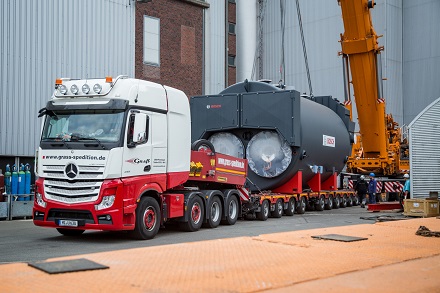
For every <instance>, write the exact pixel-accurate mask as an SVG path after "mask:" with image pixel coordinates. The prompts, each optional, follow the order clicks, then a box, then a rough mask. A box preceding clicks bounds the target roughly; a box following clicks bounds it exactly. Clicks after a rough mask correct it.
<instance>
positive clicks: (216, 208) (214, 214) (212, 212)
mask: <svg viewBox="0 0 440 293" xmlns="http://www.w3.org/2000/svg"><path fill="white" fill-rule="evenodd" d="M208 213H209V219H208V220H207V222H206V224H205V225H204V226H206V227H207V228H216V227H217V226H218V225H220V221H221V219H222V204H221V202H220V199H219V198H218V197H217V196H215V197H214V198H213V199H212V201H211V203H210V204H209V207H208Z"/></svg>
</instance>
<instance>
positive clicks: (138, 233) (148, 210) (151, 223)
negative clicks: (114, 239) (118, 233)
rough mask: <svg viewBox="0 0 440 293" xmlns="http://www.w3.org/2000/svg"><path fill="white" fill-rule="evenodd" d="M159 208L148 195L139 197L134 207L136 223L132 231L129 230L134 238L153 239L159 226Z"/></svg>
mask: <svg viewBox="0 0 440 293" xmlns="http://www.w3.org/2000/svg"><path fill="white" fill-rule="evenodd" d="M160 219H161V215H160V208H159V204H158V203H157V201H156V200H155V199H154V198H152V197H149V196H144V197H142V198H141V201H140V202H139V204H138V206H137V207H136V224H135V227H134V230H133V231H130V234H131V236H132V237H133V238H134V239H139V240H147V239H153V238H154V236H156V234H157V233H158V232H159V228H160Z"/></svg>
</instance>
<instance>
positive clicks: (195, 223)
mask: <svg viewBox="0 0 440 293" xmlns="http://www.w3.org/2000/svg"><path fill="white" fill-rule="evenodd" d="M186 213H187V217H188V222H183V223H181V227H182V229H183V230H185V231H187V232H195V231H198V230H199V229H200V228H201V227H202V224H203V214H204V210H203V201H202V199H201V198H200V197H198V196H194V197H193V198H191V199H190V200H189V203H188V208H187V210H186Z"/></svg>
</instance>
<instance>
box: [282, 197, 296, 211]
mask: <svg viewBox="0 0 440 293" xmlns="http://www.w3.org/2000/svg"><path fill="white" fill-rule="evenodd" d="M295 205H296V202H295V199H294V198H293V197H292V198H290V200H289V202H288V203H287V209H286V210H285V211H284V213H285V214H286V216H293V214H294V213H295Z"/></svg>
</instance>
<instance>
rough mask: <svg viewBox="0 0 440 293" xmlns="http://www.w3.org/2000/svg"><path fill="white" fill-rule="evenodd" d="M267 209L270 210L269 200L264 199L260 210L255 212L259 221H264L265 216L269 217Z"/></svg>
mask: <svg viewBox="0 0 440 293" xmlns="http://www.w3.org/2000/svg"><path fill="white" fill-rule="evenodd" d="M269 211H270V207H269V201H268V200H264V201H263V202H262V203H261V211H259V212H258V213H257V219H258V220H260V221H266V220H267V218H268V217H269Z"/></svg>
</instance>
